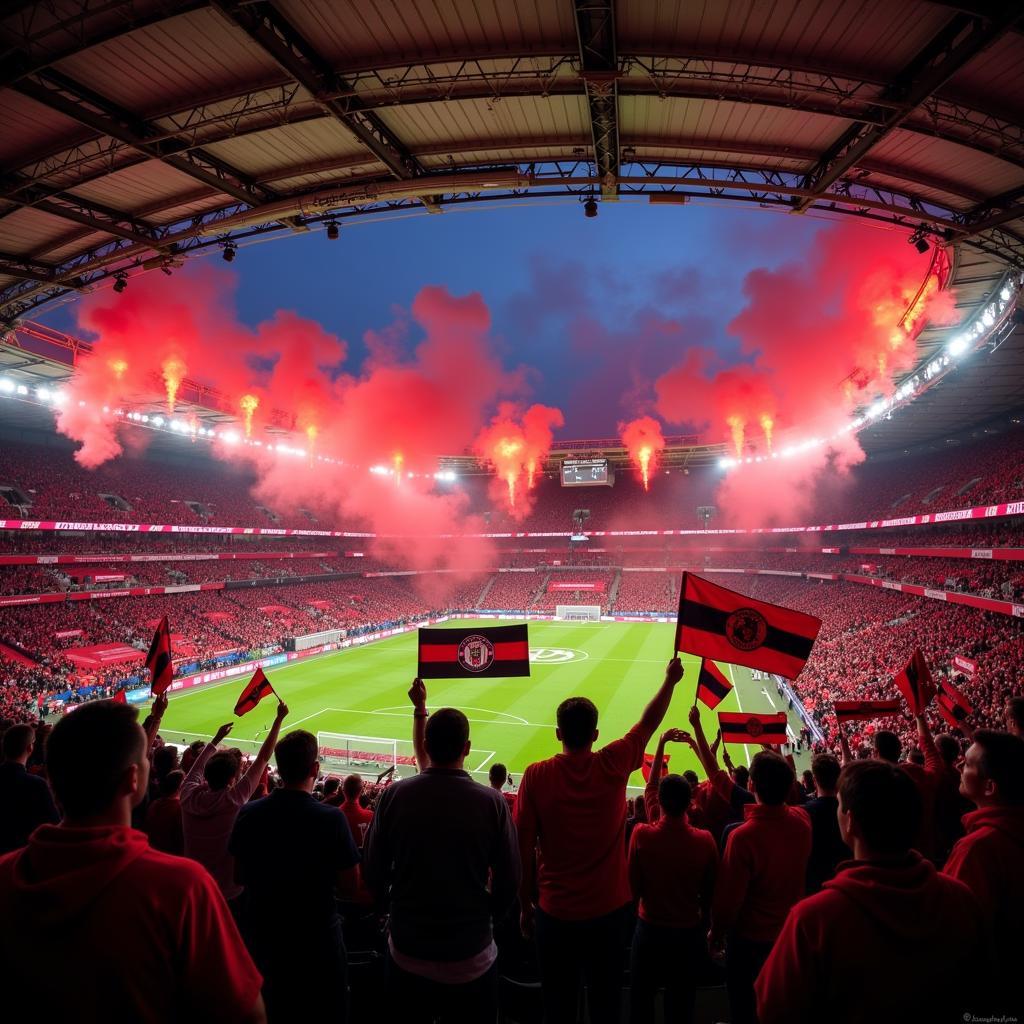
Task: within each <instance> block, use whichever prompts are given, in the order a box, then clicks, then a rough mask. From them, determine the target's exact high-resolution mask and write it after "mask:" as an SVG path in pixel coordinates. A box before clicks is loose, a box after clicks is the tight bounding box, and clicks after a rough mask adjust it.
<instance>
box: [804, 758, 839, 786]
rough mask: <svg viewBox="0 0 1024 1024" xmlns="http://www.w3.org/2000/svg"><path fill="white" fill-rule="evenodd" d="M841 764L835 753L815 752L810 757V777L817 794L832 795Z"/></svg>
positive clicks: (837, 780)
mask: <svg viewBox="0 0 1024 1024" xmlns="http://www.w3.org/2000/svg"><path fill="white" fill-rule="evenodd" d="M840 769H841V766H840V764H839V758H837V757H836V756H835V754H827V753H826V754H815V755H814V757H813V758H811V777H812V778H813V780H814V786H815V788H816V789H817V791H818V795H819V796H832V795H834V794H835V791H836V784H837V783H838V782H839V772H840Z"/></svg>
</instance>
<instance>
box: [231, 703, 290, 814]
mask: <svg viewBox="0 0 1024 1024" xmlns="http://www.w3.org/2000/svg"><path fill="white" fill-rule="evenodd" d="M287 714H288V705H287V704H285V703H284V702H283V701H281V700H278V702H277V714H276V715H274V724H273V725H272V726H271V727H270V731H269V732H268V733H267V738H266V739H265V740H264V741H263V744H262V746H261V747H260V749H259V753H258V754H257V755H256V760H255V761H253V763H252V764H251V765H249V768H248V770H247V771H246V773H245V775H243V776H242V778H241V779H239V781H238V785H240V786H242V787H243V790H242V791H241V795H244V798H245V799H246V800H248V799H249V797H250V796H252V794H253V792H254V791H255V789H256V787H257V786H258V785H259V783H260V779H261V778H262V777H263V769H264V768H266V767H267V765H268V764H270V757H271V755H272V754H273V753H274V748H275V747H276V746H277V737H278V736H279V735H280V734H281V723H282V722H283V721H284V719H285V715H287ZM245 790H248V792H245Z"/></svg>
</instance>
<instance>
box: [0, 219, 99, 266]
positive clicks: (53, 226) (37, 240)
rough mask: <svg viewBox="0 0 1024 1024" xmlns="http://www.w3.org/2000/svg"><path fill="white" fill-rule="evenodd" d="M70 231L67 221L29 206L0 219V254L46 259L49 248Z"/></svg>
mask: <svg viewBox="0 0 1024 1024" xmlns="http://www.w3.org/2000/svg"><path fill="white" fill-rule="evenodd" d="M69 229H70V230H74V228H72V227H71V225H69V224H68V222H67V221H66V220H61V218H59V217H53V216H51V215H50V214H48V213H44V212H43V211H42V210H36V209H34V208H32V207H25V208H23V209H20V210H15V211H14V213H10V214H8V215H7V216H6V217H3V218H0V251H2V252H8V253H12V254H14V255H15V256H38V257H40V258H47V259H48V258H49V255H48V251H49V249H50V247H51V246H53V245H54V244H55V243H56V242H57V241H58V240H60V239H62V238H63V237H64V236H65V235H67V234H68V233H69ZM80 230H81V229H79V231H80ZM44 253H46V254H47V255H46V256H45V257H44V256H43V254H44Z"/></svg>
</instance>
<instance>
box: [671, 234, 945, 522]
mask: <svg viewBox="0 0 1024 1024" xmlns="http://www.w3.org/2000/svg"><path fill="white" fill-rule="evenodd" d="M927 270H928V264H927V262H926V261H925V260H923V259H922V257H921V255H920V254H919V253H918V252H917V251H916V250H915V249H914V248H913V247H912V246H908V245H907V244H906V241H905V239H904V238H903V237H902V236H901V235H896V234H891V233H886V232H882V231H879V230H877V229H873V228H867V227H862V226H860V225H851V224H845V223H844V224H837V225H835V226H833V227H830V228H829V229H828V230H826V231H823V232H821V233H820V234H819V235H818V237H817V238H816V240H815V243H814V245H813V247H812V249H811V252H810V253H809V255H808V257H807V258H806V259H805V260H802V261H801V262H800V263H799V264H789V265H786V266H783V267H781V268H779V269H776V270H765V269H759V270H755V271H752V272H751V273H750V274H748V275H747V278H746V280H745V282H744V293H745V296H746V306H745V308H744V309H743V310H742V311H741V312H740V313H739V314H738V315H737V316H736V317H735V318H734V319H733V320H732V322H731V323H730V325H729V330H730V333H731V334H733V335H734V336H735V337H736V338H737V339H738V340H739V343H740V351H741V354H742V357H743V359H744V360H746V361H745V362H744V363H742V364H740V365H738V366H726V365H724V363H723V360H722V359H721V357H719V356H718V354H717V353H715V352H714V351H712V350H709V349H692V350H690V351H689V352H688V353H687V355H686V357H685V358H684V360H683V361H682V362H681V363H680V364H679V365H678V366H676V367H675V368H673V369H672V370H670V371H669V372H668V373H666V374H664V375H662V376H661V377H660V378H659V379H658V380H657V381H656V383H655V392H656V396H657V401H656V409H657V411H658V412H659V413H660V414H661V415H662V416H663V417H664V418H665V419H667V420H669V421H670V422H672V423H678V424H690V425H693V426H695V427H697V428H698V429H700V430H703V431H705V432H706V433H707V436H708V440H709V441H725V442H726V443H727V444H728V446H729V450H730V454H732V455H734V456H736V457H739V456H740V455H743V456H747V455H761V456H762V458H769V459H770V462H769V463H768V464H766V467H765V468H764V469H763V471H760V472H759V471H757V465H758V464H756V463H752V464H749V465H748V464H744V465H743V466H742V467H739V468H737V469H736V470H735V471H733V472H730V473H729V475H728V477H727V483H726V485H725V488H724V489H723V494H722V495H720V501H721V504H722V505H723V507H724V508H725V511H726V512H727V513H729V512H730V511H731V512H732V513H733V515H734V516H735V517H738V518H735V519H734V521H735V522H737V523H743V524H744V525H751V524H753V523H755V522H760V521H764V518H765V516H766V515H767V514H768V513H769V512H770V511H772V510H766V502H772V503H773V504H774V505H775V509H774V511H777V512H778V513H779V514H780V515H781V516H783V517H784V518H786V519H790V518H791V519H792V520H793V521H794V522H795V521H796V519H797V518H798V516H799V515H800V514H801V512H802V511H806V510H807V509H808V502H809V500H810V495H811V493H812V490H813V485H812V481H813V477H814V475H815V473H816V472H818V471H819V470H821V469H822V468H823V467H824V466H825V464H826V460H827V459H829V454H828V453H829V451H830V450H831V451H832V452H833V453H834V458H833V462H832V464H833V465H834V466H835V467H836V468H838V469H842V468H844V467H847V466H849V465H851V464H853V463H855V462H857V461H859V460H860V459H861V458H863V454H862V453H861V452H860V448H859V445H858V444H857V442H856V439H855V438H854V437H853V436H852V435H844V436H843V437H842V438H841V439H837V440H835V441H831V442H830V443H829V444H828V445H822V446H819V447H817V448H815V449H813V450H812V451H809V452H805V453H804V454H802V455H800V456H792V457H787V458H785V459H783V458H779V457H776V458H771V456H772V453H773V452H774V453H775V454H776V455H777V456H778V455H780V454H781V451H783V450H785V449H786V447H787V444H788V443H791V442H793V441H802V440H805V439H807V438H810V437H814V436H818V437H821V438H828V437H830V436H831V435H832V434H833V433H834V432H835V431H836V430H838V429H839V428H840V427H841V426H843V425H844V424H845V423H846V422H848V420H849V419H850V417H851V415H852V413H853V411H854V410H855V409H856V408H858V407H860V406H863V405H865V404H867V403H870V402H872V401H873V400H874V399H875V398H876V397H878V396H879V395H885V394H889V393H891V391H892V390H893V380H892V378H893V376H897V377H898V376H899V375H900V374H903V373H906V372H907V371H909V370H911V369H912V368H913V367H914V366H915V365H916V363H917V361H918V353H917V349H916V345H915V338H916V332H917V331H918V330H920V328H921V326H923V323H924V321H925V320H928V321H930V322H932V323H948V322H950V321H951V320H953V319H955V316H954V314H953V310H952V298H951V296H950V295H948V294H947V293H943V292H939V291H937V289H935V288H934V287H930V288H926V289H925V294H924V296H923V297H922V298H921V300H920V301H919V302H918V303H917V305H916V308H915V309H914V315H913V316H912V317H910V318H908V319H909V321H910V322H909V323H908V322H904V323H901V320H902V319H903V318H904V315H905V314H906V313H907V311H908V309H910V308H911V307H912V306H913V305H914V301H915V297H916V296H917V293H918V291H919V289H921V286H922V284H923V283H924V282H925V278H926V274H927ZM787 431H789V434H788V437H787Z"/></svg>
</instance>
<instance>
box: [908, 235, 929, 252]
mask: <svg viewBox="0 0 1024 1024" xmlns="http://www.w3.org/2000/svg"><path fill="white" fill-rule="evenodd" d="M907 242H908V244H910V245H912V246H913V247H914V248H915V249H916V250H917V251H918V252H919V253H920V254H921V255H922V256H923V255H924V254H925V253H926V252H927V251H928V250H929V249H930V248H931V245H930V244H929V242H928V239H927V237H926V236H925V233H924V229H923V228H918V229H917V230H916V231H915V232H914V233H913V234H912V235H911V236H910V237H909V238H908V239H907Z"/></svg>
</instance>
